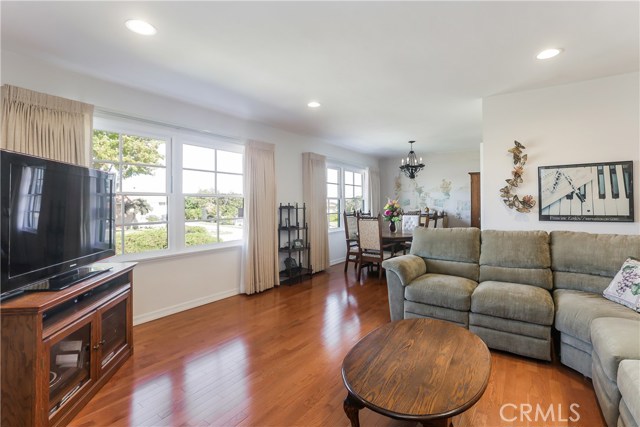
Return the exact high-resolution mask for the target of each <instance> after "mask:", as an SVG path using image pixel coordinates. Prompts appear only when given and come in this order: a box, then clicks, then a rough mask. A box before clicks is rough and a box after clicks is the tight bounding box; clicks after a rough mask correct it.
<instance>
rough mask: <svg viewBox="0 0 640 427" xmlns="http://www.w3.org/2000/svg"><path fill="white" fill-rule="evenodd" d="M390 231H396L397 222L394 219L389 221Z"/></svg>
mask: <svg viewBox="0 0 640 427" xmlns="http://www.w3.org/2000/svg"><path fill="white" fill-rule="evenodd" d="M389 231H390V232H392V233H395V232H396V223H395V222H393V221H389Z"/></svg>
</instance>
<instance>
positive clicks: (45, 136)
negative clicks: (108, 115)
mask: <svg viewBox="0 0 640 427" xmlns="http://www.w3.org/2000/svg"><path fill="white" fill-rule="evenodd" d="M92 127H93V105H91V104H85V103H83V102H78V101H73V100H70V99H65V98H61V97H58V96H53V95H47V94H45V93H40V92H35V91H32V90H29V89H23V88H19V87H15V86H10V85H3V86H2V130H1V132H2V133H1V134H0V148H2V149H5V150H10V151H16V152H19V153H24V154H30V155H33V156H38V157H45V158H48V159H52V160H58V161H61V162H66V163H73V164H77V165H82V166H89V163H90V156H89V147H90V146H91V134H92Z"/></svg>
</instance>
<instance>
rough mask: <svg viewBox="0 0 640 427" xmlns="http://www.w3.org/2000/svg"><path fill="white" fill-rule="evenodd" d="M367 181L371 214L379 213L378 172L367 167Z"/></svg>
mask: <svg viewBox="0 0 640 427" xmlns="http://www.w3.org/2000/svg"><path fill="white" fill-rule="evenodd" d="M367 181H368V184H369V185H368V187H369V210H370V211H371V214H372V215H376V214H378V213H380V172H378V171H377V170H374V169H371V168H369V169H367Z"/></svg>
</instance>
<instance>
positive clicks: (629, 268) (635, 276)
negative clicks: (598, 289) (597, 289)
mask: <svg viewBox="0 0 640 427" xmlns="http://www.w3.org/2000/svg"><path fill="white" fill-rule="evenodd" d="M603 296H604V297H605V298H606V299H608V300H611V301H613V302H617V303H618V304H622V305H624V306H625V307H629V308H631V309H633V310H635V311H638V312H640V261H638V260H637V259H633V258H627V260H626V261H625V262H624V264H622V267H620V270H619V271H618V273H617V274H616V276H615V277H614V278H613V280H612V281H611V284H610V285H609V286H607V289H605V290H604V292H603Z"/></svg>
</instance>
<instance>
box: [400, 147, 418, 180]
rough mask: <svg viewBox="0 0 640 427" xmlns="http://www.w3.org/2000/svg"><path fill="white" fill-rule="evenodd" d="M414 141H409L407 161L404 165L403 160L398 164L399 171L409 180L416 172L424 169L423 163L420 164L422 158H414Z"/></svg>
mask: <svg viewBox="0 0 640 427" xmlns="http://www.w3.org/2000/svg"><path fill="white" fill-rule="evenodd" d="M414 142H415V141H409V144H411V151H409V155H408V156H407V161H406V163H405V161H404V159H402V160H401V162H400V170H401V171H402V172H404V174H405V175H406V176H407V178H409V179H414V178H415V177H416V175H417V174H418V172H420V171H421V170H422V169H423V168H424V163H422V157H420V160H418V157H416V153H415V151H413V143H414Z"/></svg>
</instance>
